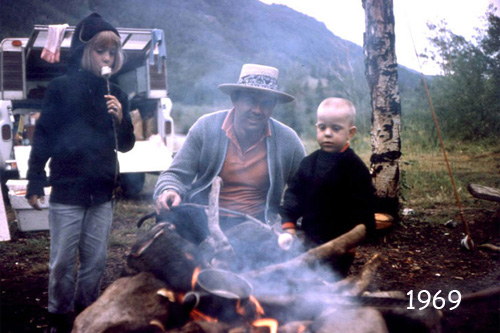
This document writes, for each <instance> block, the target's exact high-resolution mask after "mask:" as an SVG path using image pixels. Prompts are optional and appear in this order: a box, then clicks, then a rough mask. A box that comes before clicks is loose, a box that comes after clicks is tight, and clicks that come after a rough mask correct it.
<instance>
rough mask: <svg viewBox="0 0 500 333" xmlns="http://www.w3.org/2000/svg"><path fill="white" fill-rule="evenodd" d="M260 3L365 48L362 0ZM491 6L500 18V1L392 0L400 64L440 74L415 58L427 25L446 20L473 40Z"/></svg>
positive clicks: (421, 48) (424, 42) (423, 43)
mask: <svg viewBox="0 0 500 333" xmlns="http://www.w3.org/2000/svg"><path fill="white" fill-rule="evenodd" d="M260 1H262V2H264V3H267V4H271V3H277V4H283V5H286V6H288V7H290V8H292V9H294V10H296V11H298V12H301V13H304V14H306V15H308V16H311V17H314V18H315V19H316V20H318V21H321V22H323V23H325V25H326V27H327V28H328V29H329V30H330V31H331V32H333V33H334V34H335V35H336V36H339V37H341V38H343V39H346V40H349V41H351V42H354V43H356V44H358V45H360V46H363V32H364V31H365V12H364V9H363V7H362V5H361V0H260ZM490 3H493V4H494V5H495V7H497V14H498V15H500V0H418V1H414V0H413V1H412V0H393V4H394V17H395V30H396V31H395V33H396V57H397V61H398V63H399V64H401V65H403V66H406V67H409V68H412V69H415V70H417V71H422V72H424V73H425V74H438V73H439V67H438V66H437V65H436V64H433V63H428V62H427V63H426V62H424V61H423V59H420V60H419V59H418V58H417V56H416V55H415V48H416V50H417V52H418V53H422V52H423V51H424V49H425V48H426V47H428V46H429V42H428V39H427V38H428V37H430V34H429V29H428V28H427V22H432V23H436V24H437V23H439V22H440V21H441V20H443V19H444V20H446V22H447V23H448V28H449V29H450V30H451V31H453V32H454V33H455V34H457V35H461V36H463V37H465V38H466V39H467V40H470V41H472V40H473V36H475V35H476V32H475V30H474V28H476V27H482V26H483V22H482V20H481V18H482V17H483V16H484V14H485V13H486V9H487V8H488V5H489V4H490ZM412 40H413V42H412ZM414 45H415V47H414Z"/></svg>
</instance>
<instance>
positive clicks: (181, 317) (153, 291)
mask: <svg viewBox="0 0 500 333" xmlns="http://www.w3.org/2000/svg"><path fill="white" fill-rule="evenodd" d="M183 311H184V310H183V309H182V307H181V306H180V305H179V304H178V303H175V294H174V293H173V292H172V291H169V290H168V289H166V285H165V283H164V282H163V281H160V280H159V279H157V278H155V277H154V276H153V274H150V273H140V274H138V275H135V276H133V277H123V278H120V279H118V280H116V281H115V282H114V283H112V284H111V285H110V286H109V287H108V288H107V289H106V290H105V291H104V293H103V294H102V295H101V296H100V297H99V298H98V299H97V300H96V301H95V302H94V303H93V304H92V305H90V306H89V307H88V308H86V309H85V310H84V311H83V312H82V313H80V315H78V317H77V318H76V320H75V323H74V326H73V331H72V332H73V333H99V332H132V331H133V332H138V331H141V332H145V331H147V332H151V331H155V330H157V329H158V328H159V327H160V328H161V327H162V326H163V327H169V326H170V327H173V326H174V324H178V325H182V324H184V323H185V320H187V316H186V314H185V313H183ZM183 321H184V322H183Z"/></svg>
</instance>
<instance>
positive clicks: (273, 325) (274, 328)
mask: <svg viewBox="0 0 500 333" xmlns="http://www.w3.org/2000/svg"><path fill="white" fill-rule="evenodd" d="M252 325H253V326H255V327H267V328H269V333H277V332H278V321H277V320H276V319H273V318H262V319H257V320H256V321H254V322H253V323H252Z"/></svg>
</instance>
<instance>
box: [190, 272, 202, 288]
mask: <svg viewBox="0 0 500 333" xmlns="http://www.w3.org/2000/svg"><path fill="white" fill-rule="evenodd" d="M200 271H201V268H200V267H196V268H195V269H194V272H193V276H192V277H191V290H194V287H195V286H196V282H197V281H198V275H200Z"/></svg>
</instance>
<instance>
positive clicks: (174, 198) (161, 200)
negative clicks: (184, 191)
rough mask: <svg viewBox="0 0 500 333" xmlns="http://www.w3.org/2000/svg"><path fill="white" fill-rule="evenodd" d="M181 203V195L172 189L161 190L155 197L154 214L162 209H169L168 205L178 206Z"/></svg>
mask: <svg viewBox="0 0 500 333" xmlns="http://www.w3.org/2000/svg"><path fill="white" fill-rule="evenodd" d="M180 203H181V196H180V195H179V193H177V192H176V191H174V190H166V191H163V192H162V193H161V194H160V196H159V197H158V199H156V214H160V212H161V211H162V210H170V207H175V206H178V205H179V204H180Z"/></svg>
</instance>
